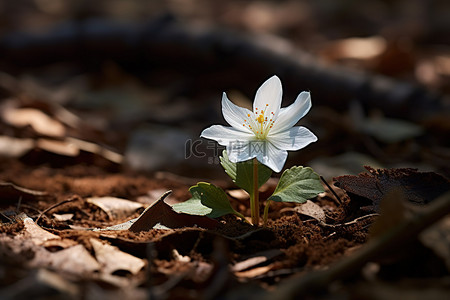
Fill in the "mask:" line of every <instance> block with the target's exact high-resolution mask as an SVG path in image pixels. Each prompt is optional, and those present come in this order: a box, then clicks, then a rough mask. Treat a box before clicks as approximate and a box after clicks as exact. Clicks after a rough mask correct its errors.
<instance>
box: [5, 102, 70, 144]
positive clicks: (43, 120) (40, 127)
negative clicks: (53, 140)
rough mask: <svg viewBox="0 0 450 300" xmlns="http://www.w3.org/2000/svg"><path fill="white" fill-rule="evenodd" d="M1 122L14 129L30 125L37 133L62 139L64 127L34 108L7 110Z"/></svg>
mask: <svg viewBox="0 0 450 300" xmlns="http://www.w3.org/2000/svg"><path fill="white" fill-rule="evenodd" d="M2 117H3V120H4V121H5V122H6V123H8V124H10V125H13V126H16V127H25V126H27V125H30V126H31V127H32V128H33V129H34V130H35V131H36V132H37V133H39V134H41V135H46V136H52V137H63V136H64V135H65V133H66V129H65V127H64V126H63V125H62V124H61V123H60V122H59V121H57V120H55V119H53V118H51V117H50V116H48V115H46V114H45V113H43V112H42V111H40V110H38V109H34V108H7V109H5V110H4V111H3V114H2Z"/></svg>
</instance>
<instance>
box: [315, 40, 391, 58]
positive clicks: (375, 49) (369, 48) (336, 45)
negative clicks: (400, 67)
mask: <svg viewBox="0 0 450 300" xmlns="http://www.w3.org/2000/svg"><path fill="white" fill-rule="evenodd" d="M386 47H387V43H386V40H385V39H384V38H383V37H380V36H373V37H366V38H347V39H342V40H338V41H334V42H332V43H331V44H330V45H329V46H328V47H327V49H325V50H324V52H323V55H324V56H326V57H328V58H329V59H332V60H336V59H358V60H370V59H373V58H376V57H378V56H380V55H381V54H382V53H383V52H384V51H385V50H386Z"/></svg>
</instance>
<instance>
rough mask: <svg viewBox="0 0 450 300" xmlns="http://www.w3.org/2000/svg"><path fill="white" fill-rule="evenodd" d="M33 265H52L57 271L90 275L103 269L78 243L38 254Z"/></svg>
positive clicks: (46, 266)
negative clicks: (56, 250) (44, 253)
mask: <svg viewBox="0 0 450 300" xmlns="http://www.w3.org/2000/svg"><path fill="white" fill-rule="evenodd" d="M46 252H47V251H46ZM31 265H32V266H34V267H45V268H48V267H49V266H51V269H53V270H55V271H58V272H65V273H69V274H74V275H78V276H85V275H87V276H89V275H92V273H94V272H98V271H99V270H100V269H101V266H100V264H99V263H98V262H97V261H96V260H95V258H94V257H92V255H91V254H90V253H89V252H88V251H87V250H86V248H84V247H83V246H82V245H76V246H73V247H70V248H67V249H64V250H61V251H58V252H54V253H49V252H47V253H46V255H38V256H36V257H35V258H34V260H33V262H32V263H31Z"/></svg>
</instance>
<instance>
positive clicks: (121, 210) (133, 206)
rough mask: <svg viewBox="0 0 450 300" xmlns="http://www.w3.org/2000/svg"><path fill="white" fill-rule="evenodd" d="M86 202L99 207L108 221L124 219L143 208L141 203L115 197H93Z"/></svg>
mask: <svg viewBox="0 0 450 300" xmlns="http://www.w3.org/2000/svg"><path fill="white" fill-rule="evenodd" d="M86 201H87V202H88V203H91V204H94V205H96V206H98V207H100V208H101V209H102V210H103V211H104V212H106V214H107V215H108V217H109V218H110V220H117V219H124V218H126V217H129V216H130V215H132V214H134V213H135V212H136V211H137V210H138V209H140V208H143V207H144V205H143V204H141V203H138V202H134V201H130V200H126V199H121V198H115V197H95V198H88V199H87V200H86Z"/></svg>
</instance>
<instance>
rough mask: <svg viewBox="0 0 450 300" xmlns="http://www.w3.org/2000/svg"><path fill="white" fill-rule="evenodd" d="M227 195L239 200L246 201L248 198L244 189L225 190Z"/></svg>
mask: <svg viewBox="0 0 450 300" xmlns="http://www.w3.org/2000/svg"><path fill="white" fill-rule="evenodd" d="M227 194H228V195H230V196H231V197H233V198H235V199H239V200H247V199H248V198H249V197H250V196H249V194H248V193H247V192H246V191H245V190H244V189H234V190H227Z"/></svg>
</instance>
